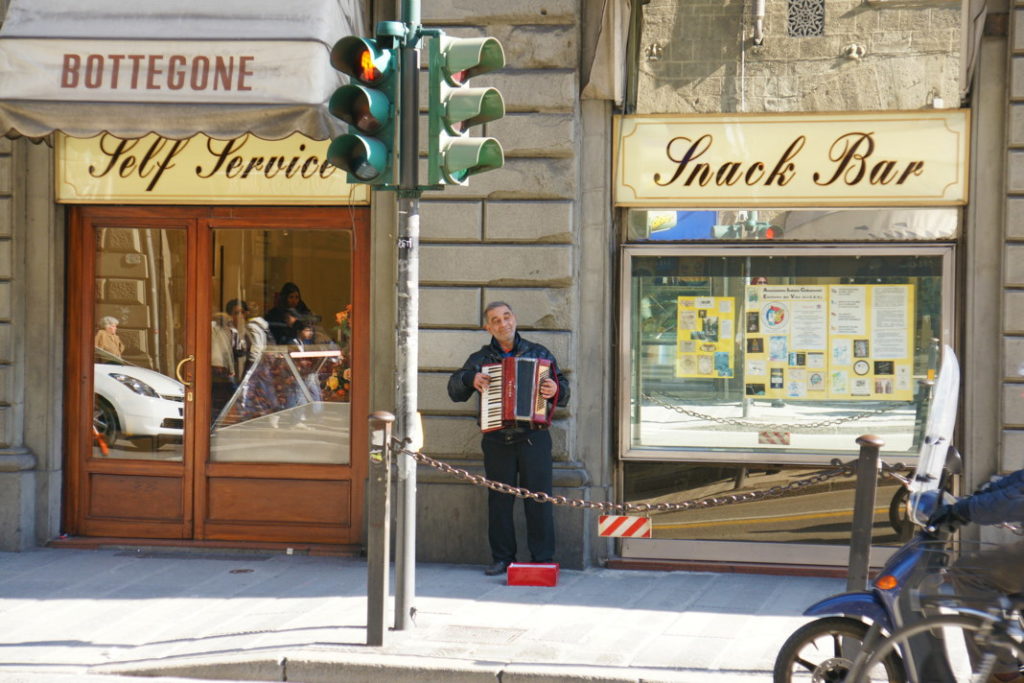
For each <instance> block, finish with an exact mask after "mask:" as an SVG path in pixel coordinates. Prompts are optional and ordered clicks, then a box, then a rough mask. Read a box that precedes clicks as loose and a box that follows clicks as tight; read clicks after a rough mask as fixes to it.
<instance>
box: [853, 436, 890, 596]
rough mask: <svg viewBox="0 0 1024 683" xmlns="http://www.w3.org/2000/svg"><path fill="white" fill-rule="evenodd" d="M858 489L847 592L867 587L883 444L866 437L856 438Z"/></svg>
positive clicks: (854, 503)
mask: <svg viewBox="0 0 1024 683" xmlns="http://www.w3.org/2000/svg"><path fill="white" fill-rule="evenodd" d="M857 444H858V445H859V446H860V456H859V457H858V458H857V489H856V492H855V493H854V499H853V527H852V529H851V531H850V566H849V569H848V571H847V575H846V590H848V591H862V590H864V589H865V588H867V585H868V563H869V561H870V555H871V530H872V526H873V522H874V518H875V491H876V490H877V488H878V451H879V449H880V448H881V447H882V446H884V445H885V441H883V440H882V439H880V438H878V437H877V436H874V435H873V434H865V435H864V436H862V437H860V438H859V439H857Z"/></svg>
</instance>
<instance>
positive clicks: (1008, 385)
mask: <svg viewBox="0 0 1024 683" xmlns="http://www.w3.org/2000/svg"><path fill="white" fill-rule="evenodd" d="M990 11H991V10H990ZM1009 14H1010V16H1009V19H1010V21H1009V22H1008V24H1009V25H1008V30H1009V37H1008V47H1009V55H1008V69H1009V71H1008V74H1007V80H1008V82H1007V85H1006V91H1007V99H1008V101H1007V109H1006V116H1007V122H1006V164H1005V173H1006V204H1005V211H1004V214H1003V215H1004V216H1005V232H1004V235H1003V239H1004V244H1005V246H1004V257H1003V263H1004V266H1003V272H1002V287H1003V296H1002V298H1003V310H1002V330H1001V331H1002V336H1003V348H1002V356H1003V358H1002V365H1001V367H1000V375H1001V377H1002V411H1001V412H1002V449H1001V453H1000V458H999V463H998V466H997V468H996V469H998V470H1001V471H1004V472H1005V471H1012V470H1015V469H1020V468H1021V467H1024V269H1022V268H1021V265H1020V258H1021V257H1022V256H1024V0H1014V2H1012V3H1011V6H1010V8H1009Z"/></svg>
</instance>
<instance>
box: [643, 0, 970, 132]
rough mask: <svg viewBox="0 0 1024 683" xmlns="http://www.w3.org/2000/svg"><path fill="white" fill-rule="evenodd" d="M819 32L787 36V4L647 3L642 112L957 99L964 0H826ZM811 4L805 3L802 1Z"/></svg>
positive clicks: (776, 0) (838, 107) (875, 105)
mask: <svg viewBox="0 0 1024 683" xmlns="http://www.w3.org/2000/svg"><path fill="white" fill-rule="evenodd" d="M821 2H822V5H823V7H824V23H823V27H822V28H823V30H822V31H821V34H820V35H812V36H800V37H796V36H792V35H790V15H789V10H790V1H789V0H765V16H764V30H763V36H764V38H763V43H762V44H761V45H760V46H755V45H754V44H753V36H754V15H753V8H754V2H753V0H743V1H742V2H722V1H721V0H683V1H680V0H653V1H652V2H651V3H650V4H648V5H646V7H645V8H644V27H643V36H642V39H641V46H640V53H641V54H640V64H639V84H638V85H639V90H638V93H639V95H638V103H637V111H638V112H639V113H688V112H693V113H716V112H774V111H872V110H886V109H921V108H924V107H931V106H933V102H934V101H935V99H936V98H938V99H939V100H940V101H941V105H942V106H945V107H956V106H959V88H958V81H957V79H958V74H959V71H958V69H959V52H960V43H959V41H960V28H959V27H960V3H959V2H955V1H952V2H951V1H949V0H919V1H912V2H911V1H906V0H891V1H888V0H887V1H883V2H879V1H877V0H875V1H868V2H865V1H864V0H827V2H825V1H824V0H821ZM804 6H805V7H806V3H804Z"/></svg>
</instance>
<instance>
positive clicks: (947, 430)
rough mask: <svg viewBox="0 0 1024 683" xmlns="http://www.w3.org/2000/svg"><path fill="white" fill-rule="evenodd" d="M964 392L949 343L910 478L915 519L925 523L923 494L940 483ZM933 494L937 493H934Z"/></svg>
mask: <svg viewBox="0 0 1024 683" xmlns="http://www.w3.org/2000/svg"><path fill="white" fill-rule="evenodd" d="M959 396H960V365H959V363H958V362H957V359H956V354H955V353H954V352H953V349H951V348H950V347H949V346H943V347H942V365H941V366H940V368H939V376H938V379H937V380H936V382H935V385H934V386H933V387H932V396H931V402H930V405H929V410H928V419H927V421H926V422H925V429H924V436H923V438H922V439H921V450H920V452H919V455H918V461H917V469H916V470H915V471H914V476H913V478H912V479H911V482H910V499H909V501H908V509H909V511H910V513H911V515H910V516H911V519H912V520H916V521H917V522H918V523H919V524H923V523H924V521H925V520H921V519H918V515H915V514H914V513H915V511H917V510H920V501H921V496H922V495H923V494H925V493H927V492H931V491H935V490H936V489H938V487H939V483H940V480H941V475H942V468H943V466H944V465H945V463H946V454H947V452H948V450H949V447H950V445H951V444H952V439H953V427H954V425H955V423H956V409H957V401H958V400H959ZM931 495H933V494H931Z"/></svg>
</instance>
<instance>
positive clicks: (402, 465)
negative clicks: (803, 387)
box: [395, 0, 423, 631]
mask: <svg viewBox="0 0 1024 683" xmlns="http://www.w3.org/2000/svg"><path fill="white" fill-rule="evenodd" d="M402 21H403V23H404V24H405V26H406V30H407V32H408V33H407V37H406V40H405V42H404V43H403V45H402V49H401V55H402V60H401V71H400V74H401V83H400V86H399V87H400V88H401V91H400V92H401V96H400V98H399V102H400V103H401V104H400V107H401V111H400V124H399V126H400V127H399V145H398V150H399V160H398V168H399V184H398V188H399V189H398V283H397V284H398V304H397V306H398V314H397V318H398V320H397V323H396V330H395V332H396V335H395V341H396V343H397V349H396V351H397V354H396V356H397V357H396V364H395V406H396V411H395V412H396V413H397V418H398V419H397V428H398V429H397V431H398V434H397V438H398V439H399V440H400V442H401V443H402V444H403V445H404V446H405V447H411V448H413V449H419V448H420V447H421V446H422V441H423V438H422V435H421V434H420V424H419V420H418V419H417V410H416V408H417V389H416V382H417V373H418V360H419V298H420V295H419V275H420V272H419V271H420V260H419V259H420V190H419V66H420V65H419V35H418V34H419V29H420V4H419V0H402ZM396 517H397V522H398V523H397V528H396V530H395V541H396V542H395V629H396V630H399V631H402V630H408V629H410V628H412V627H413V622H412V616H413V614H414V608H413V600H414V599H415V597H416V461H415V460H414V459H413V458H412V456H410V455H407V454H404V453H403V454H401V455H400V456H399V458H398V509H397V515H396Z"/></svg>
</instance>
